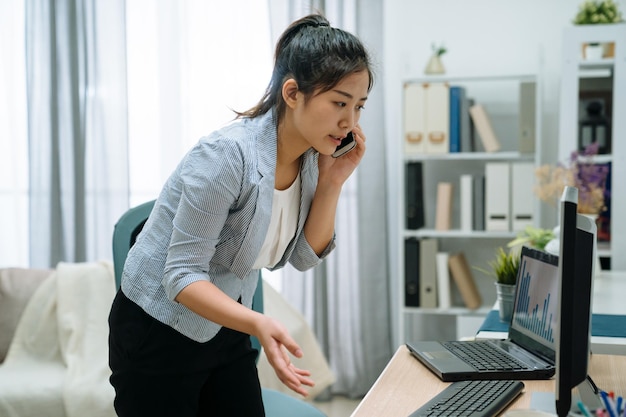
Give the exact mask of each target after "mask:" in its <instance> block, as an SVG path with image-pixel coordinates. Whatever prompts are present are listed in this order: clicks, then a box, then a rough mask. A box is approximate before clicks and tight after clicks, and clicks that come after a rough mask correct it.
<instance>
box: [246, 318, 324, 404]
mask: <svg viewBox="0 0 626 417" xmlns="http://www.w3.org/2000/svg"><path fill="white" fill-rule="evenodd" d="M255 336H256V337H257V339H259V342H260V343H261V346H263V349H264V350H265V356H266V357H267V360H268V362H269V363H270V365H271V366H272V368H274V372H275V373H276V376H277V377H278V379H280V381H281V382H282V383H283V384H285V385H286V386H287V387H288V388H289V389H291V390H293V391H295V392H297V393H298V394H300V395H302V396H304V397H306V396H308V395H309V393H308V392H307V391H306V389H305V388H304V386H309V387H312V386H314V385H315V383H314V382H313V380H312V379H311V378H310V376H311V372H310V371H308V370H305V369H300V368H298V367H296V366H295V365H294V364H293V363H292V362H291V358H290V356H289V354H290V353H291V354H292V355H294V356H295V357H297V358H301V357H302V349H300V346H298V344H297V343H296V341H295V340H293V338H292V337H291V336H290V335H289V332H288V331H287V329H286V328H285V326H283V324H282V323H280V322H279V321H278V320H275V319H273V318H271V317H268V316H263V319H262V320H260V324H259V326H258V331H257V334H256V335H255Z"/></svg>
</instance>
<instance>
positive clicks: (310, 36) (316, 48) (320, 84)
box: [237, 14, 374, 120]
mask: <svg viewBox="0 0 626 417" xmlns="http://www.w3.org/2000/svg"><path fill="white" fill-rule="evenodd" d="M360 71H367V73H368V75H369V86H368V91H369V90H370V89H371V88H372V85H373V83H374V77H373V73H372V69H371V61H370V57H369V54H368V53H367V51H366V49H365V47H364V46H363V44H362V43H361V41H359V39H358V38H357V37H356V36H354V35H352V34H351V33H348V32H346V31H344V30H341V29H337V28H333V27H331V26H330V23H329V22H328V20H327V19H326V18H325V17H324V16H322V15H319V14H311V15H308V16H305V17H303V18H301V19H299V20H296V21H295V22H293V23H292V24H291V25H290V26H289V27H288V28H287V29H286V30H285V31H284V32H283V34H282V35H281V37H280V39H279V40H278V43H277V44H276V52H275V54H274V71H273V73H272V79H271V80H270V83H269V85H268V86H267V89H266V90H265V94H264V95H263V98H261V100H260V101H259V102H258V103H257V105H256V106H254V107H252V108H251V109H249V110H247V111H245V112H241V113H239V112H238V113H237V117H249V118H254V117H257V116H261V115H263V114H265V113H267V112H268V111H270V110H271V109H272V107H274V106H276V114H277V117H278V120H280V119H281V118H282V116H283V114H284V113H285V101H284V100H283V97H282V86H283V83H284V82H285V81H286V80H287V79H289V78H293V79H294V80H295V81H296V82H297V83H298V90H299V91H301V92H302V93H303V94H304V96H305V98H306V99H308V98H310V97H311V96H312V95H313V93H315V92H316V91H317V92H318V93H323V92H326V91H328V90H331V89H332V88H333V87H334V86H335V85H337V84H338V83H339V82H340V81H341V80H342V79H343V78H344V77H346V76H347V75H350V74H352V73H355V72H360Z"/></svg>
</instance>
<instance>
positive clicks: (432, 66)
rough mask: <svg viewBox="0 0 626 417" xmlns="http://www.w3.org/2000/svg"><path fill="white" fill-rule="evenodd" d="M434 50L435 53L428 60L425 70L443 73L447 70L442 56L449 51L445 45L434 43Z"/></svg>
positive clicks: (432, 72)
mask: <svg viewBox="0 0 626 417" xmlns="http://www.w3.org/2000/svg"><path fill="white" fill-rule="evenodd" d="M432 50H433V54H432V55H431V57H430V59H429V60H428V64H426V69H425V70H424V72H425V73H426V74H443V73H444V72H446V70H445V68H444V67H443V63H442V62H441V56H442V55H443V54H445V53H446V52H447V49H446V48H445V47H444V46H443V45H439V46H437V45H435V44H434V43H433V44H432Z"/></svg>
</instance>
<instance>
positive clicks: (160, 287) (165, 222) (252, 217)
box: [122, 112, 335, 342]
mask: <svg viewBox="0 0 626 417" xmlns="http://www.w3.org/2000/svg"><path fill="white" fill-rule="evenodd" d="M276 143H277V138H276V121H275V118H274V114H273V112H269V113H268V114H266V115H263V116H260V117H257V118H255V119H240V120H236V121H235V122H233V123H231V124H230V125H228V126H226V127H224V128H222V129H220V130H218V131H216V132H214V133H212V134H210V135H209V136H207V137H203V138H201V139H200V141H199V142H198V143H197V144H196V145H195V146H194V147H193V148H192V149H191V150H190V151H189V152H188V153H187V154H186V155H185V157H184V158H183V160H182V161H181V162H180V164H179V165H178V167H177V168H176V169H175V171H174V172H173V173H172V175H171V176H170V177H169V179H168V180H167V182H166V184H165V186H164V187H163V190H162V191H161V193H160V195H159V197H158V198H157V200H156V203H155V206H154V209H153V210H152V213H151V214H150V217H149V219H148V221H147V222H146V224H145V226H144V228H143V230H142V232H141V233H140V234H139V236H138V237H137V241H136V243H135V245H134V246H133V247H132V248H131V250H130V252H129V253H128V257H127V259H126V264H125V265H124V272H123V274H122V291H123V292H124V294H125V295H126V296H127V297H128V298H130V299H131V300H133V301H134V302H135V303H137V304H138V305H139V306H141V307H142V308H143V309H144V310H145V311H146V312H147V313H148V314H150V315H151V316H152V317H154V318H156V319H157V320H159V321H161V322H163V323H165V324H167V325H169V326H170V327H172V328H174V329H176V330H177V331H179V332H180V333H182V334H184V335H185V336H187V337H189V338H191V339H193V340H196V341H198V342H204V341H207V340H209V339H211V338H212V337H213V336H214V335H215V334H216V333H217V332H218V331H219V329H220V327H221V326H219V325H218V324H216V323H213V322H211V321H209V320H206V319H204V318H202V317H201V316H199V315H197V314H195V313H194V312H192V311H191V310H189V309H187V308H186V307H185V306H183V305H182V304H179V303H177V302H176V301H174V298H175V297H176V295H177V294H178V293H179V292H180V291H181V290H182V289H183V288H184V287H186V286H187V285H189V284H190V283H192V282H195V281H199V280H208V281H210V282H212V283H214V284H215V285H217V286H218V287H219V288H220V289H221V290H222V291H224V292H225V293H226V294H228V295H229V296H230V297H231V298H232V299H234V300H237V299H239V298H241V302H242V304H243V305H245V306H247V307H251V305H252V296H253V295H254V291H255V289H256V285H257V279H258V275H259V274H258V270H253V269H252V266H253V264H254V262H255V260H256V258H257V256H258V254H259V252H260V250H261V246H262V245H263V242H264V241H265V235H266V233H267V229H268V226H269V222H270V217H271V212H272V196H273V193H274V176H275V171H276ZM317 159H318V154H317V152H315V151H314V150H313V149H309V150H308V151H307V152H306V153H305V155H304V158H303V163H302V167H301V175H300V177H301V189H302V192H301V199H300V214H299V218H298V228H297V232H296V236H295V238H294V239H293V240H292V241H291V242H290V244H289V246H288V247H287V250H286V251H285V254H284V255H283V257H282V259H281V260H280V262H279V263H278V264H277V265H276V266H275V268H280V267H282V266H284V265H285V263H286V262H289V263H291V264H292V265H293V266H294V267H295V268H297V269H299V270H306V269H309V268H312V267H313V266H315V265H317V264H318V263H320V262H321V260H322V259H323V258H324V257H326V255H328V253H330V251H331V250H332V249H333V248H334V247H335V239H334V237H333V240H332V241H331V242H330V243H329V245H328V247H327V248H326V249H325V250H324V252H323V253H322V255H321V256H319V257H318V256H317V255H316V254H315V252H314V251H313V249H312V248H311V247H310V246H309V244H308V243H307V241H306V239H305V237H304V233H303V227H304V222H305V220H306V217H307V215H308V212H309V209H310V207H311V201H312V199H313V195H314V193H315V187H316V185H317V177H318V167H317Z"/></svg>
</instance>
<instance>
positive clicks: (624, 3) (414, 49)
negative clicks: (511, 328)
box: [383, 0, 626, 221]
mask: <svg viewBox="0 0 626 417" xmlns="http://www.w3.org/2000/svg"><path fill="white" fill-rule="evenodd" d="M581 2H582V0H516V1H515V0H509V1H502V0H473V1H466V0H438V1H426V0H385V2H384V17H383V19H384V30H383V33H384V40H383V41H384V59H383V66H384V77H383V78H384V83H385V120H386V131H385V134H386V140H387V141H388V142H389V141H400V140H401V120H402V119H401V103H402V96H401V92H402V89H401V87H402V80H403V79H406V78H416V77H419V76H422V75H423V69H424V67H425V66H426V62H427V61H428V58H429V57H430V55H431V44H432V43H437V44H440V43H443V44H444V45H445V46H446V48H447V49H448V52H447V53H446V54H445V55H444V56H443V63H444V66H445V68H446V73H447V74H450V75H461V76H466V75H477V74H480V75H485V74H486V75H488V74H524V73H537V74H539V75H540V76H541V80H542V88H543V94H542V96H543V97H542V103H543V106H542V108H543V131H542V147H541V154H542V160H543V161H542V162H553V161H555V160H556V158H557V156H556V155H557V143H558V103H559V84H560V73H561V42H562V41H561V38H562V37H561V34H562V32H563V28H565V27H567V26H571V25H572V23H571V21H572V19H573V18H574V16H575V15H576V13H577V11H578V7H579V4H580V3H581ZM616 2H617V3H618V5H619V9H620V10H621V11H622V14H625V13H626V0H617V1H616ZM390 148H391V149H392V152H390V155H389V161H398V160H399V159H397V158H399V155H398V154H397V153H396V154H395V155H394V154H393V149H394V147H393V146H392V147H390ZM397 148H398V147H395V149H397ZM396 165H397V163H396ZM390 166H393V165H390ZM389 191H390V192H393V190H389ZM390 200H391V201H397V195H390ZM545 217H546V216H544V218H545ZM546 220H547V221H549V220H550V219H549V217H548V218H546Z"/></svg>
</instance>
